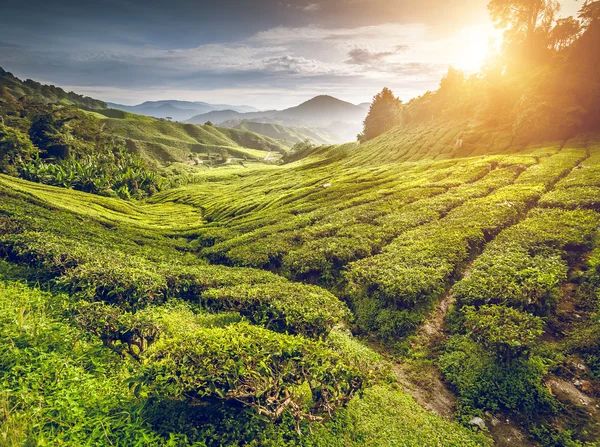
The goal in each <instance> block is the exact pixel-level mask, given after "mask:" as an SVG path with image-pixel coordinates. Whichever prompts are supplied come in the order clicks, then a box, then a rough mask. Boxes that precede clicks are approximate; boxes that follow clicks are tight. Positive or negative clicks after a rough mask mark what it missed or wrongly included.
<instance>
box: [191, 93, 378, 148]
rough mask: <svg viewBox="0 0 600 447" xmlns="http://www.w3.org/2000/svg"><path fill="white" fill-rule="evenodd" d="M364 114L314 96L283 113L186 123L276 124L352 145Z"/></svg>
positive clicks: (228, 114)
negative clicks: (319, 131) (319, 132)
mask: <svg viewBox="0 0 600 447" xmlns="http://www.w3.org/2000/svg"><path fill="white" fill-rule="evenodd" d="M366 115H367V111H366V110H365V109H363V108H362V107H359V106H355V105H354V104H350V103H349V102H345V101H341V100H339V99H337V98H334V97H332V96H317V97H315V98H312V99H311V100H309V101H306V102H304V103H302V104H300V105H298V106H296V107H291V108H289V109H285V110H280V111H276V110H269V111H265V112H253V113H239V112H236V111H234V110H223V111H215V112H210V113H205V114H201V115H197V116H194V117H192V118H191V119H189V120H187V122H188V123H192V124H204V123H206V122H208V121H210V122H212V123H214V124H217V125H218V124H221V123H223V122H226V121H234V120H238V121H254V122H264V123H269V124H280V125H283V126H286V127H310V128H318V129H323V130H325V131H326V132H327V133H330V134H332V135H338V136H339V137H337V139H338V141H337V142H340V141H339V140H340V139H341V140H342V141H353V140H355V139H356V135H357V134H358V133H359V132H360V130H361V128H362V121H363V120H364V118H365V116H366Z"/></svg>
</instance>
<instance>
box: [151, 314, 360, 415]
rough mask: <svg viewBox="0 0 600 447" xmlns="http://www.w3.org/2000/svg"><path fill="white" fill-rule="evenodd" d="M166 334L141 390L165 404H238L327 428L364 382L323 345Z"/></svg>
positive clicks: (238, 334) (233, 328) (229, 331)
mask: <svg viewBox="0 0 600 447" xmlns="http://www.w3.org/2000/svg"><path fill="white" fill-rule="evenodd" d="M178 324H180V322H178V321H172V322H171V324H170V325H169V326H172V325H175V326H177V325H178ZM169 329H170V328H169V327H167V328H165V335H163V336H162V337H160V338H159V340H158V341H156V342H155V343H154V344H153V345H151V346H150V348H148V349H147V350H146V351H145V352H144V365H145V374H144V382H145V383H147V384H148V385H149V386H151V387H152V388H153V389H154V390H155V392H156V393H158V394H159V395H161V396H165V397H182V396H187V397H188V398H191V399H197V400H203V399H207V398H217V399H224V400H231V401H238V402H242V403H243V404H244V405H247V406H250V407H252V408H254V409H255V410H256V412H257V413H258V414H260V415H263V416H266V417H268V418H269V419H273V420H279V419H280V418H281V417H282V416H283V415H284V413H287V414H290V415H292V416H293V417H294V418H295V419H298V420H301V419H309V420H323V419H324V418H325V417H329V416H331V415H332V414H333V411H334V410H335V409H336V408H337V407H338V406H340V405H343V404H345V403H346V402H348V401H349V400H350V399H351V398H352V396H354V394H355V393H356V392H357V391H359V390H360V389H361V388H362V387H363V386H364V385H365V381H366V378H367V376H366V372H361V371H360V370H359V369H358V368H357V367H355V366H354V365H351V364H349V362H347V361H346V360H345V359H344V356H343V354H342V353H340V352H336V351H334V350H332V349H329V348H327V347H326V345H324V344H323V343H321V342H314V341H309V340H307V339H305V338H302V337H299V336H291V335H282V334H278V333H274V332H271V331H268V330H266V329H263V328H259V327H255V326H251V325H249V324H247V323H237V324H232V325H230V326H227V327H223V328H210V329H207V328H202V327H197V328H192V327H189V326H188V327H187V329H188V330H186V331H185V332H178V331H174V332H171V331H170V330H169Z"/></svg>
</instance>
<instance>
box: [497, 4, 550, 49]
mask: <svg viewBox="0 0 600 447" xmlns="http://www.w3.org/2000/svg"><path fill="white" fill-rule="evenodd" d="M488 9H489V11H490V15H491V17H492V20H493V21H494V22H495V24H496V26H498V27H500V28H506V27H509V31H510V33H511V34H512V35H520V36H522V37H523V38H524V39H525V40H530V39H531V38H532V37H533V36H534V35H535V33H536V31H538V28H542V29H545V31H546V32H549V31H550V29H551V26H552V23H553V22H554V18H555V16H556V13H557V12H558V10H559V9H560V4H559V3H558V2H557V1H556V0H491V1H490V3H489V4H488Z"/></svg>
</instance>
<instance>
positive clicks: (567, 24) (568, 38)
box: [550, 16, 581, 51]
mask: <svg viewBox="0 0 600 447" xmlns="http://www.w3.org/2000/svg"><path fill="white" fill-rule="evenodd" d="M580 33H581V24H580V23H579V21H578V20H575V19H574V18H573V17H572V16H571V17H567V18H565V19H558V20H557V21H556V25H554V28H552V31H551V32H550V46H551V47H553V48H554V49H555V50H558V51H560V50H563V49H565V48H567V47H568V46H569V45H571V44H572V43H573V42H574V41H575V40H576V39H577V37H578V36H579V34H580Z"/></svg>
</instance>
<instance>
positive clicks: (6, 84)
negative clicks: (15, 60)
mask: <svg viewBox="0 0 600 447" xmlns="http://www.w3.org/2000/svg"><path fill="white" fill-rule="evenodd" d="M9 95H10V97H12V98H14V99H19V98H22V97H27V98H29V99H30V100H31V101H34V102H39V103H43V104H49V103H57V104H64V105H75V106H81V107H89V108H92V109H104V108H106V107H107V105H106V103H105V102H103V101H98V100H96V99H92V98H89V97H87V96H82V95H78V94H76V93H73V92H65V91H64V90H63V89H62V88H60V87H55V86H53V85H44V84H40V83H39V82H36V81H33V80H31V79H27V80H26V81H22V80H20V79H19V78H17V77H15V76H14V75H13V74H12V73H9V72H7V71H5V70H4V69H2V67H0V98H8V96H9Z"/></svg>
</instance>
